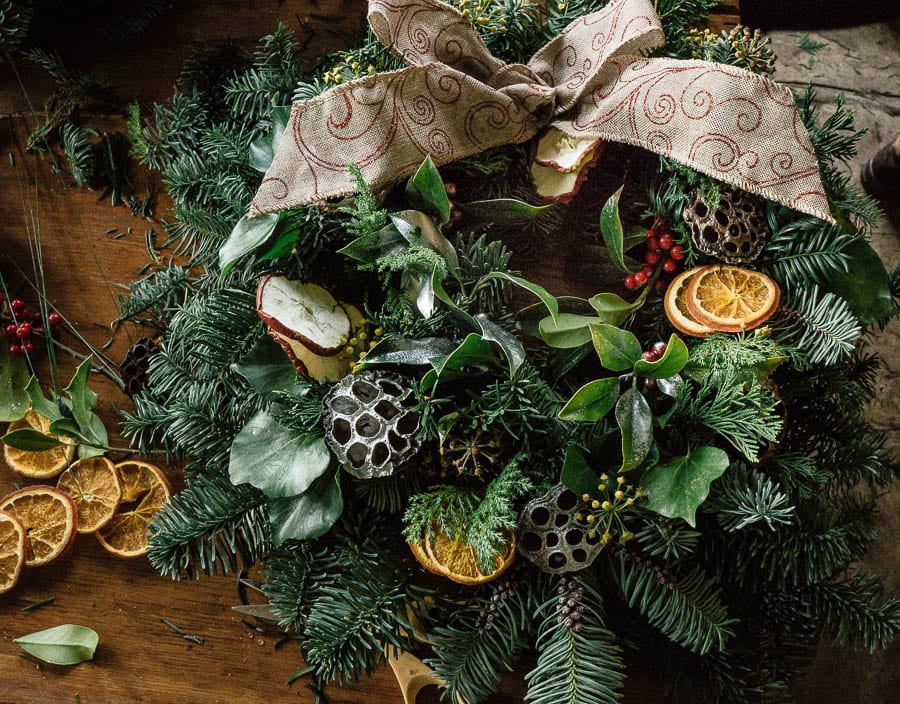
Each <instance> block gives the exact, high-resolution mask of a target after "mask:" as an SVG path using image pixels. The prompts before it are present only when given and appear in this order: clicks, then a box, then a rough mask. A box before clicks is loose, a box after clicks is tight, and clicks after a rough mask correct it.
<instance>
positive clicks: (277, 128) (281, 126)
mask: <svg viewBox="0 0 900 704" xmlns="http://www.w3.org/2000/svg"><path fill="white" fill-rule="evenodd" d="M290 117H291V106H290V105H279V106H277V107H274V108H272V113H271V117H270V118H269V119H270V121H271V123H272V126H271V127H270V128H269V131H268V132H266V134H264V135H262V136H261V137H258V138H257V139H255V140H253V141H252V142H251V143H250V154H249V158H248V163H249V164H250V166H251V167H252V168H254V169H256V170H257V171H261V172H262V173H265V172H266V171H268V170H269V167H270V166H271V165H272V160H273V159H274V158H275V152H276V151H277V150H278V144H279V142H281V137H282V136H283V135H284V130H285V128H286V127H287V123H288V120H289V119H290Z"/></svg>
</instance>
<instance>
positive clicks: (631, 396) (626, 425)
mask: <svg viewBox="0 0 900 704" xmlns="http://www.w3.org/2000/svg"><path fill="white" fill-rule="evenodd" d="M616 422H617V423H618V424H619V430H620V431H621V433H622V466H621V467H620V469H619V471H620V472H627V471H629V470H632V469H634V468H636V467H638V466H640V464H641V462H643V461H644V458H645V457H646V456H647V454H648V453H649V452H650V448H651V447H652V446H653V413H652V412H651V410H650V405H649V404H648V403H647V399H645V398H644V395H643V394H642V393H641V392H640V391H638V390H637V389H636V388H635V387H634V386H632V387H631V388H629V389H627V390H626V391H625V393H623V394H622V395H621V396H620V397H619V401H618V403H616Z"/></svg>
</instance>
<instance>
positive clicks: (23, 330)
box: [16, 323, 31, 340]
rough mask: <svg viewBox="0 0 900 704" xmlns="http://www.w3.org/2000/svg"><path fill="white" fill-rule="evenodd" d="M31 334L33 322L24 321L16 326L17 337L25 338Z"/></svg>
mask: <svg viewBox="0 0 900 704" xmlns="http://www.w3.org/2000/svg"><path fill="white" fill-rule="evenodd" d="M30 335H31V323H22V324H21V325H19V327H18V328H16V337H18V338H19V339H20V340H25V339H27V338H28V337H29V336H30Z"/></svg>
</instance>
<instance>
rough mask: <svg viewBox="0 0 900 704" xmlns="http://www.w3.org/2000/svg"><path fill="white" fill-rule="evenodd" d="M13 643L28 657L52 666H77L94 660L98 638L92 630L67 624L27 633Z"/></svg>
mask: <svg viewBox="0 0 900 704" xmlns="http://www.w3.org/2000/svg"><path fill="white" fill-rule="evenodd" d="M13 642H14V643H16V644H18V646H19V647H20V648H22V650H24V651H25V652H26V653H28V654H29V655H33V656H34V657H36V658H38V659H40V660H43V661H44V662H49V663H50V664H52V665H77V664H78V663H80V662H84V661H85V660H92V659H93V658H94V651H95V650H96V649H97V643H99V642H100V637H99V636H98V635H97V631H95V630H94V629H92V628H88V627H87V626H75V625H73V624H70V623H67V624H64V625H62V626H54V627H53V628H48V629H46V630H43V631H37V632H36V633H29V634H28V635H27V636H22V637H21V638H16V639H15V640H14V641H13Z"/></svg>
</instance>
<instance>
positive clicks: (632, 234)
mask: <svg viewBox="0 0 900 704" xmlns="http://www.w3.org/2000/svg"><path fill="white" fill-rule="evenodd" d="M646 241H647V228H646V227H641V226H640V225H634V226H632V227H629V228H628V229H627V230H625V235H624V237H623V238H622V250H623V251H625V252H627V251H629V250H632V249H634V248H635V247H637V246H639V245H642V244H644V243H645V242H646Z"/></svg>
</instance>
